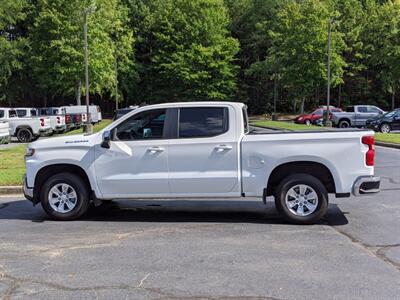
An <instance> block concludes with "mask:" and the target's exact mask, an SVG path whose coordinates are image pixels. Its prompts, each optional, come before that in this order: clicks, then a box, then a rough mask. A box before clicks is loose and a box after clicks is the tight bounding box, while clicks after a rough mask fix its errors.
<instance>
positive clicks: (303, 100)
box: [300, 97, 306, 114]
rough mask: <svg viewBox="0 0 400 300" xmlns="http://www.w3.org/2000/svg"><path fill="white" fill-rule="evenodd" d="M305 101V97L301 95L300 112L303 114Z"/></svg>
mask: <svg viewBox="0 0 400 300" xmlns="http://www.w3.org/2000/svg"><path fill="white" fill-rule="evenodd" d="M305 101H306V99H305V98H304V97H303V98H301V106H300V113H301V114H304V102H305Z"/></svg>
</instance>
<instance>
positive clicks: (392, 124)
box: [366, 108, 400, 133]
mask: <svg viewBox="0 0 400 300" xmlns="http://www.w3.org/2000/svg"><path fill="white" fill-rule="evenodd" d="M366 125H367V127H368V128H371V129H374V130H375V131H380V132H382V133H389V132H391V131H392V130H400V109H399V108H398V109H395V110H393V111H391V112H388V113H386V114H383V115H379V116H376V117H375V118H372V119H369V120H367V122H366Z"/></svg>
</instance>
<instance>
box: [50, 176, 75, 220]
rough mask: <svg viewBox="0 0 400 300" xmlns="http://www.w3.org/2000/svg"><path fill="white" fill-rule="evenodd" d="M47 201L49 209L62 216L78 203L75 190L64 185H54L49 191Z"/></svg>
mask: <svg viewBox="0 0 400 300" xmlns="http://www.w3.org/2000/svg"><path fill="white" fill-rule="evenodd" d="M48 200H49V204H50V206H51V208H52V209H53V210H54V211H56V212H59V213H62V214H66V213H69V212H71V211H72V210H73V209H74V208H75V206H76V204H77V203H78V197H77V194H76V191H75V189H74V188H73V187H72V186H70V185H69V184H66V183H57V184H56V185H54V186H53V187H52V188H51V189H50V191H49V195H48Z"/></svg>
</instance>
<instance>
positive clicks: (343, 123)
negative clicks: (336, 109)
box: [339, 120, 351, 128]
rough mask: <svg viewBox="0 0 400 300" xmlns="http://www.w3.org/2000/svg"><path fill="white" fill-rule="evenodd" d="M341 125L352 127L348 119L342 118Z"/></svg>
mask: <svg viewBox="0 0 400 300" xmlns="http://www.w3.org/2000/svg"><path fill="white" fill-rule="evenodd" d="M339 127H340V128H349V127H351V124H350V122H349V121H348V120H340V122H339Z"/></svg>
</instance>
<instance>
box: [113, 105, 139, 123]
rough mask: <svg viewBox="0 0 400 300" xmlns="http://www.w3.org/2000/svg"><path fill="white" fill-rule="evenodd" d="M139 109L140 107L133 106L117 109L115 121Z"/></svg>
mask: <svg viewBox="0 0 400 300" xmlns="http://www.w3.org/2000/svg"><path fill="white" fill-rule="evenodd" d="M138 107H139V106H138V105H134V106H133V105H132V106H129V107H125V108H120V109H117V110H116V111H115V115H114V118H113V121H115V120H117V119H119V118H121V117H122V116H123V115H126V114H127V113H128V112H131V111H132V110H134V109H137V108H138Z"/></svg>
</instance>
